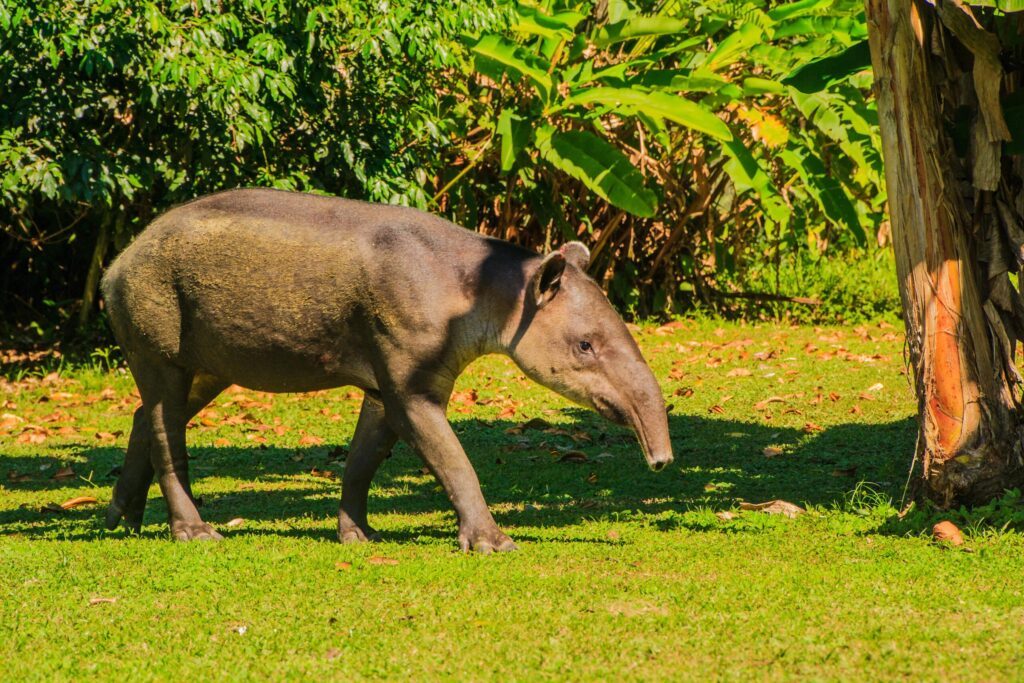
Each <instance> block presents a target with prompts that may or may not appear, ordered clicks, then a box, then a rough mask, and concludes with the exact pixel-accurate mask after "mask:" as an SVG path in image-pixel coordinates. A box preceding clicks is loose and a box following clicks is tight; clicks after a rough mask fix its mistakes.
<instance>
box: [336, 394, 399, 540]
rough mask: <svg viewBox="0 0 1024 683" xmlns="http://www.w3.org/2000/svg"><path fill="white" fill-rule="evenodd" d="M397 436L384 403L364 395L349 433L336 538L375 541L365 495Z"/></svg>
mask: <svg viewBox="0 0 1024 683" xmlns="http://www.w3.org/2000/svg"><path fill="white" fill-rule="evenodd" d="M396 440H397V437H396V436H395V433H394V431H392V429H391V427H390V426H388V423H387V421H386V420H385V418H384V405H383V404H382V403H381V402H380V400H379V399H378V398H376V397H374V396H372V395H370V394H367V395H366V396H365V397H364V398H363V407H362V408H361V409H360V411H359V421H358V422H357V423H356V431H355V434H353V436H352V445H351V447H350V448H349V453H348V458H347V459H346V460H345V477H344V479H343V481H342V488H341V508H340V509H339V510H338V540H339V541H341V542H342V543H358V542H360V541H375V540H377V538H378V535H377V532H376V531H374V530H373V528H372V527H371V526H370V524H369V523H368V522H367V520H366V497H367V494H368V493H369V492H370V482H371V481H372V480H373V475H374V474H376V473H377V468H378V467H380V464H381V463H382V462H384V459H385V458H386V457H387V456H388V453H390V452H391V448H392V447H393V446H394V445H395V441H396Z"/></svg>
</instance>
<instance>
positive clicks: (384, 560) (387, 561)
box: [367, 555, 398, 567]
mask: <svg viewBox="0 0 1024 683" xmlns="http://www.w3.org/2000/svg"><path fill="white" fill-rule="evenodd" d="M367 562H369V563H370V564H379V565H387V566H389V567H393V566H395V565H396V564H398V560H394V559H391V558H390V557H382V556H381V555H374V556H373V557H371V558H370V559H368V560H367Z"/></svg>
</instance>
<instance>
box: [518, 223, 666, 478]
mask: <svg viewBox="0 0 1024 683" xmlns="http://www.w3.org/2000/svg"><path fill="white" fill-rule="evenodd" d="M589 260H590V252H589V251H588V250H587V248H586V247H585V246H583V245H582V244H580V243H579V242H570V243H569V244H566V245H565V246H563V247H562V248H561V249H559V250H558V251H556V252H553V253H551V254H548V255H547V256H546V257H544V259H543V260H541V261H540V262H539V263H538V264H537V266H536V268H535V270H534V271H533V273H532V274H531V275H530V276H529V279H528V281H527V283H526V287H527V291H526V297H525V298H526V301H525V302H524V310H523V323H522V325H521V327H520V329H519V335H518V339H517V341H516V343H515V345H514V348H513V350H512V351H513V353H512V356H513V358H514V359H515V361H516V363H518V365H519V367H520V368H522V369H523V371H524V372H526V374H527V375H529V376H530V377H531V378H532V379H533V380H534V381H536V382H539V383H540V384H543V385H544V386H546V387H548V388H550V389H552V390H554V391H557V392H558V393H559V394H561V395H563V396H565V397H566V398H568V399H570V400H572V401H575V402H576V403H579V404H580V405H583V406H586V407H588V408H593V409H594V410H596V411H597V412H598V413H600V414H601V415H602V416H603V417H605V418H606V419H608V420H610V421H612V422H614V423H616V424H620V425H623V426H626V427H631V428H632V429H633V430H634V431H635V432H636V434H637V437H638V438H639V439H640V445H641V446H642V448H643V451H644V456H645V457H646V458H647V464H648V465H650V467H651V469H654V470H660V469H662V468H664V467H665V466H666V465H668V464H669V463H671V462H672V444H671V442H670V441H669V432H668V417H667V415H666V413H665V401H664V399H663V398H662V395H661V389H660V388H659V387H658V382H657V381H656V380H655V379H654V373H652V372H651V369H650V367H648V365H647V362H646V361H645V360H644V358H643V356H642V355H641V354H640V349H639V348H638V347H637V345H636V342H635V341H634V340H633V337H632V335H630V333H629V330H628V329H626V325H625V324H624V323H623V322H622V319H621V318H620V317H619V315H618V313H616V312H615V309H613V308H612V306H611V304H610V303H609V302H608V299H607V297H605V295H604V292H603V291H601V288H600V287H598V285H597V283H595V282H594V281H593V280H591V279H590V278H589V277H587V275H586V274H585V270H586V268H587V265H588V263H589Z"/></svg>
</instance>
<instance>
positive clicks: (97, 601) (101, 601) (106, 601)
mask: <svg viewBox="0 0 1024 683" xmlns="http://www.w3.org/2000/svg"><path fill="white" fill-rule="evenodd" d="M115 602H117V598H89V605H90V606H95V605H112V604H114V603H115Z"/></svg>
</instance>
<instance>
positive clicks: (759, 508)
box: [740, 500, 807, 519]
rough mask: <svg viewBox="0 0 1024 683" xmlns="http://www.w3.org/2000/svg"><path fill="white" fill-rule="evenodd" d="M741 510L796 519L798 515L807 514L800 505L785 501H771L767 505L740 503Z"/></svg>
mask: <svg viewBox="0 0 1024 683" xmlns="http://www.w3.org/2000/svg"><path fill="white" fill-rule="evenodd" d="M740 510H751V511H754V512H765V513H767V514H769V515H785V516H786V517H789V518H790V519H794V518H795V517H796V516H797V515H802V514H803V513H805V512H807V510H804V509H803V508H802V507H800V506H799V505H794V504H793V503H790V502H787V501H785V500H770V501H768V502H767V503H740Z"/></svg>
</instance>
